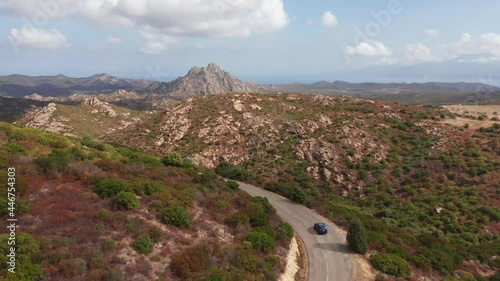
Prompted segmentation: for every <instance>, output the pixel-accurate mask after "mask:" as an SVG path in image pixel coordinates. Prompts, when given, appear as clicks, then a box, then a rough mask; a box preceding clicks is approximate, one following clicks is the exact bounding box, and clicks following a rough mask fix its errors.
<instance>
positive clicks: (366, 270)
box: [351, 254, 377, 281]
mask: <svg viewBox="0 0 500 281" xmlns="http://www.w3.org/2000/svg"><path fill="white" fill-rule="evenodd" d="M351 264H352V268H353V270H352V280H354V281H365V280H366V281H370V280H375V277H376V276H377V271H375V269H373V267H372V266H371V264H370V262H369V261H368V260H367V259H366V258H364V257H362V256H360V255H355V254H351Z"/></svg>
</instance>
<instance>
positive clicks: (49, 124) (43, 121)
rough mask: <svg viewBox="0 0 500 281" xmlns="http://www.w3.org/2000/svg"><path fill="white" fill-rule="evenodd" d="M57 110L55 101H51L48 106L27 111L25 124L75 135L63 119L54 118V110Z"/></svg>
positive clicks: (24, 118)
mask: <svg viewBox="0 0 500 281" xmlns="http://www.w3.org/2000/svg"><path fill="white" fill-rule="evenodd" d="M56 110H57V107H56V104H55V103H49V104H48V105H47V106H45V107H42V108H35V109H34V110H32V111H30V112H28V113H26V115H25V116H24V117H23V118H22V119H23V120H26V121H25V122H24V125H25V126H26V127H32V128H37V129H41V130H45V131H49V132H53V133H57V134H62V135H66V136H74V134H73V133H72V132H71V128H70V127H68V126H66V125H65V124H63V123H61V122H60V121H61V120H56V118H54V116H53V115H54V112H55V111H56Z"/></svg>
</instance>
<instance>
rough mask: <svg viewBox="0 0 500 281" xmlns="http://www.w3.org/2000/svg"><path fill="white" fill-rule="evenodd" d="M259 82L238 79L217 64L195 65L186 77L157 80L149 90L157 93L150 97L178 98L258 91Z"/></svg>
mask: <svg viewBox="0 0 500 281" xmlns="http://www.w3.org/2000/svg"><path fill="white" fill-rule="evenodd" d="M257 89H258V86H257V84H252V83H246V82H242V81H240V80H238V79H237V78H235V77H234V76H232V75H231V74H230V73H228V72H225V71H223V70H222V69H220V67H219V66H217V65H216V64H213V63H211V64H209V65H208V66H207V67H198V66H195V67H193V68H191V70H189V72H188V74H187V75H186V76H184V77H179V78H177V79H176V80H174V81H172V82H167V83H165V82H155V83H153V84H151V85H150V86H149V87H148V92H150V93H153V94H155V95H150V96H148V99H155V98H162V97H165V96H168V97H171V98H177V99H187V98H191V97H196V96H201V95H207V94H221V93H249V92H255V91H257Z"/></svg>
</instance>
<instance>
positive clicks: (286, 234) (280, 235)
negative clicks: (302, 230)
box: [276, 222, 294, 240]
mask: <svg viewBox="0 0 500 281" xmlns="http://www.w3.org/2000/svg"><path fill="white" fill-rule="evenodd" d="M293 235H294V231H293V228H292V226H291V225H290V224H289V223H287V222H284V223H282V224H280V225H278V227H277V228H276V238H277V239H278V240H283V239H287V238H289V239H290V238H293Z"/></svg>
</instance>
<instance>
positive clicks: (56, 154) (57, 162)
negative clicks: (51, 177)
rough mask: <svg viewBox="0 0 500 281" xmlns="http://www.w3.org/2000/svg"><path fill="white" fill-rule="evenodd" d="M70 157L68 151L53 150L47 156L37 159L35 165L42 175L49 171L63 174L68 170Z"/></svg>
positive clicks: (64, 149)
mask: <svg viewBox="0 0 500 281" xmlns="http://www.w3.org/2000/svg"><path fill="white" fill-rule="evenodd" d="M72 157H73V155H72V154H71V152H70V151H69V150H68V149H66V148H55V149H53V150H52V152H51V153H50V154H49V155H48V156H45V157H38V158H37V159H36V160H35V164H36V165H37V166H38V169H39V170H40V171H41V172H43V173H47V172H50V171H56V172H64V171H66V170H67V169H68V167H69V162H70V161H71V159H72Z"/></svg>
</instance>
